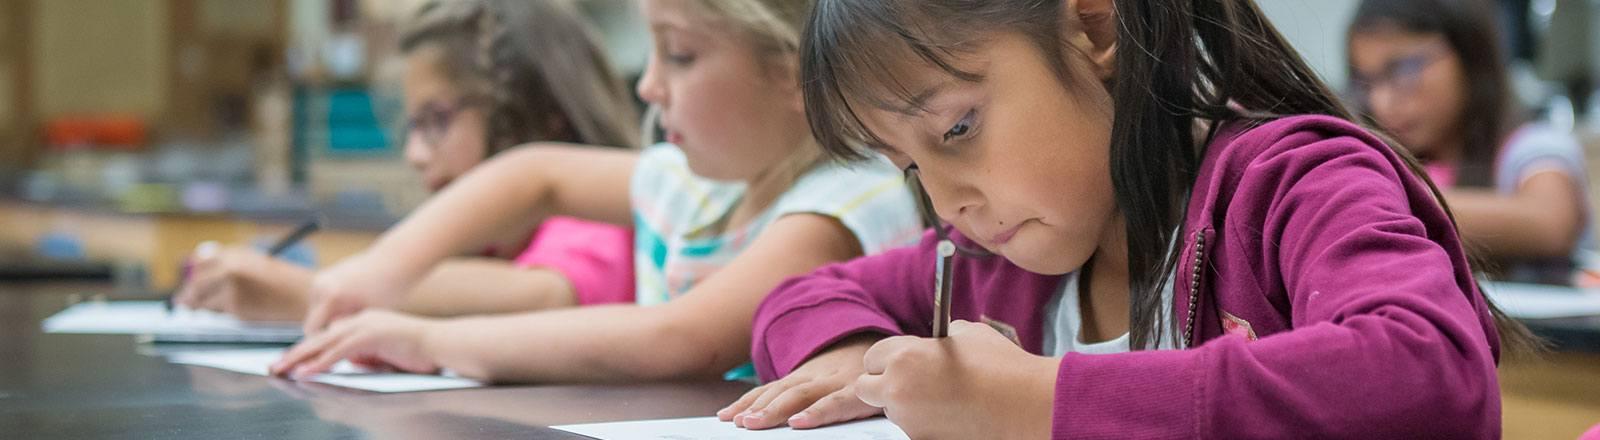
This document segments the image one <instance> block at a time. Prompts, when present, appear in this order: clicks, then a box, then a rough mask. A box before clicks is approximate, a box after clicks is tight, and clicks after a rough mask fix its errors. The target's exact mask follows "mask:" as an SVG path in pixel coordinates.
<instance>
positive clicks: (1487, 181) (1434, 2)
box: [1348, 0, 1523, 187]
mask: <svg viewBox="0 0 1600 440" xmlns="http://www.w3.org/2000/svg"><path fill="white" fill-rule="evenodd" d="M1491 8H1492V5H1490V4H1489V2H1487V1H1482V0H1365V1H1362V2H1361V6H1360V7H1359V8H1357V9H1356V15H1355V18H1354V19H1352V20H1351V21H1350V31H1349V34H1348V35H1349V38H1350V39H1354V38H1355V37H1356V36H1357V35H1360V34H1364V33H1369V32H1380V31H1390V30H1393V31H1402V32H1410V33H1418V34H1436V35H1439V36H1441V37H1443V38H1444V40H1445V43H1446V44H1447V45H1448V46H1449V47H1450V51H1451V53H1454V54H1455V55H1456V56H1457V57H1459V58H1460V59H1461V71H1462V73H1463V74H1464V75H1465V80H1466V85H1465V87H1466V92H1467V93H1466V102H1465V103H1464V105H1463V108H1462V109H1461V115H1460V118H1459V120H1457V121H1455V123H1456V125H1455V126H1456V127H1458V128H1459V129H1460V130H1461V132H1462V135H1463V141H1464V142H1463V144H1462V150H1461V162H1460V165H1459V166H1458V167H1457V169H1458V171H1457V178H1456V181H1457V182H1458V183H1457V185H1458V186H1467V187H1488V186H1491V185H1492V184H1493V183H1494V161H1495V156H1496V154H1497V153H1498V152H1499V150H1500V145H1501V143H1502V142H1503V141H1504V140H1505V138H1506V137H1507V136H1509V135H1510V134H1511V131H1512V130H1514V129H1515V127H1516V123H1517V120H1518V119H1519V118H1520V117H1522V116H1523V115H1522V113H1521V110H1520V109H1518V106H1517V101H1516V100H1515V99H1513V95H1512V92H1511V85H1510V82H1511V80H1510V76H1509V74H1507V73H1506V59H1505V55H1504V53H1505V51H1504V49H1503V48H1502V47H1501V41H1502V40H1501V38H1500V33H1499V29H1498V27H1499V26H1498V24H1497V22H1496V21H1495V19H1494V13H1493V9H1491ZM1349 71H1350V72H1351V75H1350V76H1351V77H1352V78H1354V77H1355V76H1356V75H1355V65H1354V64H1353V63H1352V64H1350V65H1349ZM1356 86H1357V87H1356V88H1355V90H1354V92H1356V96H1357V97H1359V99H1356V100H1355V102H1356V103H1358V104H1357V105H1358V109H1359V110H1362V112H1363V113H1365V110H1366V106H1367V102H1366V99H1365V95H1366V94H1365V93H1364V92H1365V90H1362V87H1360V84H1356Z"/></svg>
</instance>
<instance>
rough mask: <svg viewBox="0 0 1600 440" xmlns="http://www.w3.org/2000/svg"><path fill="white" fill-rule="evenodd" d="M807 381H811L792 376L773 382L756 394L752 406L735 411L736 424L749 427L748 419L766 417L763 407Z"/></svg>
mask: <svg viewBox="0 0 1600 440" xmlns="http://www.w3.org/2000/svg"><path fill="white" fill-rule="evenodd" d="M807 381H809V379H801V378H799V377H790V378H787V379H786V380H783V381H779V382H773V383H772V384H770V385H769V386H768V387H767V391H766V392H764V393H761V395H760V396H756V399H755V400H754V401H752V402H750V406H749V407H748V408H745V409H744V411H740V412H737V413H734V416H733V424H734V426H738V427H740V428H749V427H750V426H747V425H746V423H747V422H748V421H756V420H761V419H764V418H765V416H766V413H765V412H762V408H766V407H767V405H768V404H771V403H772V400H773V399H777V398H778V396H780V395H782V394H783V393H785V392H787V391H789V389H790V388H793V387H796V386H799V385H802V384H804V383H806V382H807Z"/></svg>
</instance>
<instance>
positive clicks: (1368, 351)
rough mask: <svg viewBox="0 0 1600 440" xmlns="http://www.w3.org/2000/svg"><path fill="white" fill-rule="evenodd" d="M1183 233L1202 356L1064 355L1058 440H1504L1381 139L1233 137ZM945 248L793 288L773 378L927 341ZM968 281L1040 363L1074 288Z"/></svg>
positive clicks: (770, 305) (766, 350) (1450, 234)
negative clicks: (1050, 316)
mask: <svg viewBox="0 0 1600 440" xmlns="http://www.w3.org/2000/svg"><path fill="white" fill-rule="evenodd" d="M1183 231H1184V232H1183V235H1182V236H1181V238H1180V239H1181V240H1182V246H1183V248H1182V252H1181V254H1180V255H1182V257H1181V261H1179V263H1178V265H1177V277H1176V279H1175V280H1173V282H1174V286H1175V291H1174V299H1173V303H1174V304H1173V308H1174V310H1173V316H1174V317H1175V319H1176V320H1177V322H1179V323H1184V322H1187V319H1188V318H1189V310H1190V307H1191V305H1190V303H1191V302H1193V303H1194V304H1193V310H1196V311H1197V313H1196V314H1195V320H1194V324H1193V333H1194V335H1193V340H1194V342H1193V343H1192V344H1189V345H1188V346H1190V347H1193V348H1190V349H1185V350H1165V351H1139V352H1132V353H1125V354H1112V355H1084V354H1077V353H1069V354H1066V355H1065V356H1064V357H1063V358H1062V360H1061V369H1060V371H1059V372H1058V377H1057V385H1056V390H1055V396H1056V397H1055V405H1054V411H1053V414H1054V419H1053V421H1052V422H1053V423H1052V425H1053V427H1052V429H1053V433H1054V438H1328V437H1333V438H1349V437H1362V438H1422V437H1426V438H1498V437H1499V436H1500V392H1499V385H1498V383H1497V381H1496V378H1495V363H1496V362H1497V360H1498V358H1499V337H1498V335H1497V334H1496V333H1495V329H1494V324H1493V320H1492V319H1491V318H1490V316H1489V312H1488V307H1487V304H1486V303H1485V302H1484V299H1483V296H1482V295H1481V294H1479V293H1478V291H1477V288H1476V286H1475V285H1474V283H1473V281H1472V273H1471V271H1470V269H1469V267H1468V264H1467V259H1466V256H1465V253H1464V251H1463V250H1462V245H1461V241H1460V239H1459V238H1458V237H1457V235H1456V232H1455V229H1454V228H1453V227H1451V225H1450V220H1449V218H1448V217H1447V216H1446V215H1445V212H1444V210H1443V209H1441V208H1440V206H1439V205H1438V204H1437V203H1436V202H1435V201H1434V198H1433V197H1432V195H1431V192H1430V191H1429V189H1428V187H1427V185H1426V184H1425V183H1423V181H1422V180H1421V179H1419V178H1417V177H1415V176H1414V175H1412V174H1411V173H1410V172H1408V171H1406V166H1405V164H1404V163H1403V162H1402V161H1401V159H1400V157H1399V156H1398V155H1396V154H1395V153H1394V152H1392V151H1390V150H1389V149H1388V148H1387V147H1385V146H1384V144H1383V143H1382V141H1380V140H1379V139H1378V138H1376V137H1374V136H1372V135H1371V134H1369V133H1368V132H1366V131H1364V130H1362V129H1361V128H1360V127H1357V126H1356V125H1354V124H1351V123H1349V122H1346V121H1343V120H1340V119H1335V118H1330V117H1321V116H1297V117H1289V118H1284V119H1279V120H1276V121H1272V122H1267V123H1263V124H1260V125H1256V126H1251V125H1246V124H1243V123H1233V124H1229V125H1228V126H1227V128H1226V129H1224V130H1221V131H1220V133H1218V135H1217V136H1216V137H1215V138H1214V139H1213V141H1212V142H1211V143H1210V145H1209V146H1208V148H1207V149H1206V154H1205V158H1204V160H1203V162H1202V165H1201V171H1200V174H1199V177H1198V179H1197V180H1196V182H1195V185H1194V192H1193V195H1192V197H1191V198H1190V201H1189V205H1188V216H1187V218H1186V220H1185V221H1184V225H1183ZM956 239H957V240H959V241H960V243H962V244H965V245H967V246H972V247H976V246H977V245H976V243H973V242H972V241H970V240H967V239H965V238H964V237H959V236H957V237H956ZM934 240H935V239H934V238H932V234H931V233H930V234H929V235H928V236H925V237H924V239H923V241H922V243H921V245H920V246H918V247H912V248H904V249H897V250H892V251H889V252H885V253H882V254H879V255H875V256H870V257H864V258H860V259H856V260H854V261H850V262H847V263H843V264H836V265H831V266H827V267H824V268H822V269H819V270H818V271H816V272H814V273H812V274H810V275H806V276H802V277H798V278H795V279H791V280H789V281H786V282H785V283H783V284H782V285H781V286H779V287H778V288H777V290H776V291H774V292H773V293H772V294H771V295H770V296H768V297H767V299H766V300H765V301H764V302H763V303H762V304H761V307H760V308H759V309H758V310H757V312H756V317H755V329H754V331H755V334H754V342H753V343H754V347H753V349H752V350H753V351H752V356H753V358H754V361H755V364H756V368H757V370H758V371H759V373H760V376H761V378H762V379H763V380H769V381H770V380H773V379H775V378H778V377H782V376H783V375H785V374H788V373H789V372H790V371H793V370H794V368H795V367H797V366H799V365H800V364H801V363H802V362H804V361H805V360H806V359H807V358H809V357H810V356H812V355H814V354H816V353H817V352H818V351H820V350H822V349H824V348H827V347H828V346H829V345H830V344H832V343H833V342H835V341H838V340H840V339H842V338H844V337H846V336H850V335H853V334H858V333H881V334H885V335H901V334H910V335H919V336H928V335H929V334H930V333H931V332H932V330H931V328H930V324H929V322H930V320H931V317H932V314H933V312H932V292H933V278H934V274H933V271H934V261H933V260H934V259H933V255H934V250H933V246H934ZM954 273H955V276H954V277H955V285H954V286H955V288H954V295H955V296H954V298H953V300H952V304H953V305H952V309H953V315H954V316H955V318H957V319H965V320H970V321H977V322H983V321H989V322H991V323H994V324H998V326H997V327H1001V328H1005V327H1009V328H1014V329H1015V334H1016V337H1017V339H1018V342H1019V343H1020V344H1021V345H1022V347H1023V348H1024V349H1026V350H1028V351H1029V352H1032V353H1040V345H1041V339H1042V336H1043V335H1042V333H1043V330H1042V329H1043V327H1044V325H1046V323H1044V322H1043V319H1044V309H1045V307H1046V304H1047V303H1048V301H1049V300H1050V298H1051V297H1052V296H1053V295H1055V294H1056V292H1057V290H1059V289H1060V288H1061V277H1060V276H1046V275H1039V274H1035V273H1031V272H1028V271H1026V270H1023V269H1021V268H1019V267H1017V266H1015V265H1013V264H1011V263H1010V262H1008V261H1006V260H1005V259H1004V258H1001V257H987V258H985V257H963V256H957V258H956V260H955V263H954ZM1180 327H1181V326H1180ZM1180 338H1181V336H1180Z"/></svg>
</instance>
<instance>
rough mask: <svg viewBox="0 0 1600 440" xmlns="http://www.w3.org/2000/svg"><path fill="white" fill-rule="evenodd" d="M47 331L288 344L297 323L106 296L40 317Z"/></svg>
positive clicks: (297, 329)
mask: <svg viewBox="0 0 1600 440" xmlns="http://www.w3.org/2000/svg"><path fill="white" fill-rule="evenodd" d="M43 327H44V331H45V332H47V333H89V334H128V335H151V336H152V337H153V338H154V339H155V340H156V341H157V342H229V343H233V342H249V343H255V342H267V343H283V344H288V343H293V342H294V341H296V340H299V339H300V336H301V332H300V325H299V324H297V323H293V322H246V321H240V320H239V319H237V318H234V317H232V316H228V315H224V314H221V313H215V312H209V311H204V310H184V309H178V310H175V311H173V312H170V313H169V312H167V309H166V305H165V304H162V302H161V301H110V302H98V301H97V302H86V303H79V304H74V305H73V306H72V307H68V308H67V309H66V310H62V311H61V312H60V313H56V314H55V315H54V316H51V317H50V318H48V319H45V320H44V324H43Z"/></svg>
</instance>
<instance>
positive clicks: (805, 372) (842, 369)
mask: <svg viewBox="0 0 1600 440" xmlns="http://www.w3.org/2000/svg"><path fill="white" fill-rule="evenodd" d="M878 337H879V336H859V337H853V338H849V339H846V340H844V341H841V342H839V343H837V344H834V345H833V347H832V348H829V349H828V350H827V351H824V352H822V353H821V354H818V355H816V356H815V357H812V358H811V360H808V361H806V362H805V363H804V364H801V365H800V367H799V368H796V369H795V370H794V371H793V372H790V373H789V375H788V376H787V377H784V378H783V379H780V380H778V381H775V382H772V383H769V384H766V385H762V386H760V387H758V388H756V389H754V390H750V392H748V393H745V394H744V396H743V397H740V398H739V400H738V401H736V402H733V404H732V405H728V407H727V408H723V409H722V410H721V411H717V418H720V419H722V421H724V422H730V421H731V422H733V423H734V424H735V425H738V426H740V427H743V428H746V429H767V428H774V427H778V426H782V425H783V424H784V423H788V424H789V426H790V427H793V428H795V429H807V428H817V427H821V426H827V425H831V424H834V423H840V422H848V421H851V420H856V419H863V418H867V417H872V416H875V415H878V414H879V413H881V412H882V411H880V410H879V409H878V408H874V407H871V406H867V404H865V403H862V402H861V399H858V398H856V393H855V387H854V385H855V381H856V379H857V378H859V377H860V376H861V374H862V373H863V371H864V370H863V369H862V366H861V356H862V355H863V354H865V353H866V352H867V348H868V347H870V346H871V345H872V342H873V341H876V340H877V338H878Z"/></svg>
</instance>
